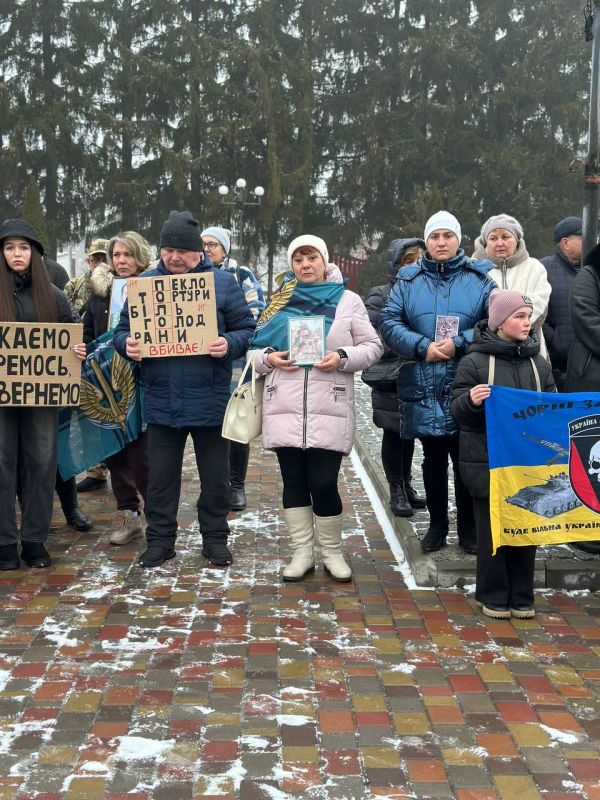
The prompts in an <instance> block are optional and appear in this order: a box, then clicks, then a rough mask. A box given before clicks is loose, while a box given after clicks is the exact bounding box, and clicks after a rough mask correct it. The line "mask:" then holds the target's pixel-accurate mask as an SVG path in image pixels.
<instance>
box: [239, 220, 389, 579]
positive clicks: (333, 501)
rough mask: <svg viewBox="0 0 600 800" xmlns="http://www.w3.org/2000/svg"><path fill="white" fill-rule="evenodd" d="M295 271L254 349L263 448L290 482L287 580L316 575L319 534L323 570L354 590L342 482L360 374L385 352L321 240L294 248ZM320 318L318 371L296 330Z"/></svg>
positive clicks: (301, 241)
mask: <svg viewBox="0 0 600 800" xmlns="http://www.w3.org/2000/svg"><path fill="white" fill-rule="evenodd" d="M288 261H289V264H290V271H289V272H288V273H287V274H286V276H285V278H284V280H283V282H282V285H281V288H280V290H279V291H278V292H277V294H276V295H274V297H273V299H272V301H271V303H270V304H269V306H268V307H267V309H266V310H265V312H264V313H263V315H262V316H261V318H260V320H259V322H258V325H257V328H256V334H255V336H254V338H253V340H252V342H251V344H250V347H251V348H253V352H252V354H251V357H252V358H253V363H254V366H255V369H256V371H257V372H258V373H259V374H262V375H266V381H265V388H264V395H263V431H262V441H263V446H264V447H265V448H267V449H269V450H275V453H276V454H277V458H278V461H279V466H280V469H281V475H282V479H283V508H284V518H285V520H286V523H287V526H288V529H289V532H290V537H291V540H292V549H293V558H292V560H291V562H290V563H289V564H288V565H287V566H286V567H285V568H284V570H283V579H284V580H288V581H297V580H301V579H302V578H303V577H304V576H305V575H306V574H307V573H309V572H312V571H314V568H315V558H314V528H313V514H314V526H315V527H316V531H317V534H318V538H319V544H320V546H321V554H322V556H323V564H324V567H325V570H326V571H327V572H329V573H330V574H331V575H332V576H333V577H334V578H336V579H337V580H341V581H348V580H350V578H351V572H350V568H349V566H348V565H347V564H346V562H345V560H344V557H343V555H342V552H341V540H342V501H341V498H340V495H339V491H338V487H337V481H338V475H339V470H340V466H341V461H342V456H343V455H347V454H348V453H349V452H350V450H351V449H352V443H353V440H354V423H355V412H354V373H355V372H357V371H359V370H362V369H366V368H367V367H369V366H371V365H372V364H374V363H375V362H377V361H378V360H379V359H380V358H381V355H382V352H383V348H382V346H381V342H380V340H379V337H378V335H377V333H376V331H375V330H374V328H373V326H372V325H371V323H370V322H369V317H368V315H367V311H366V309H365V306H364V304H363V302H362V300H361V299H360V297H359V296H358V295H357V294H355V293H354V292H351V291H349V290H347V289H346V288H345V286H344V281H343V279H342V275H341V272H340V271H339V269H338V268H337V267H336V266H335V265H334V264H330V263H329V254H328V252H327V245H326V244H325V242H324V241H323V240H322V239H319V238H318V237H317V236H308V235H306V236H299V237H298V238H296V239H294V241H293V242H292V243H291V244H290V246H289V248H288ZM314 317H322V318H323V320H324V329H325V346H324V351H325V355H324V357H323V358H322V360H320V361H319V362H318V363H316V364H313V365H311V366H298V365H296V364H295V363H294V362H293V361H290V360H289V358H288V356H289V334H288V325H289V321H290V320H292V324H293V323H294V321H297V325H299V326H302V320H303V319H304V320H306V322H307V326H308V325H310V320H311V318H314Z"/></svg>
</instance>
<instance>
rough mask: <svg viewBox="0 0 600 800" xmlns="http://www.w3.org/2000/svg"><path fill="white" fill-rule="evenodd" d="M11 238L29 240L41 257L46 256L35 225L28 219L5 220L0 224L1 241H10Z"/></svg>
mask: <svg viewBox="0 0 600 800" xmlns="http://www.w3.org/2000/svg"><path fill="white" fill-rule="evenodd" d="M9 236H20V237H21V239H27V241H28V242H30V243H31V244H32V245H33V246H34V247H35V248H36V250H37V251H38V252H39V254H40V255H41V256H43V255H44V246H43V245H42V243H41V242H40V240H39V239H38V235H37V233H36V232H35V229H34V227H33V225H32V224H31V223H30V222H27V220H26V219H5V220H4V222H3V223H2V224H0V241H2V240H3V239H8V238H9Z"/></svg>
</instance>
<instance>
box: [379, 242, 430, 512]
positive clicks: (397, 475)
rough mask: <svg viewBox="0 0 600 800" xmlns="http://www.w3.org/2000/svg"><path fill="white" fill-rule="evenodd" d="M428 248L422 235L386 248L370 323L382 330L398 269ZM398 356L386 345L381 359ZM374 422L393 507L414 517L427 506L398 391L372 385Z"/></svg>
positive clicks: (392, 243)
mask: <svg viewBox="0 0 600 800" xmlns="http://www.w3.org/2000/svg"><path fill="white" fill-rule="evenodd" d="M424 252H425V242H424V241H423V240H422V239H394V240H393V241H392V242H391V244H390V246H389V248H388V252H387V276H388V282H387V283H384V284H383V285H381V286H374V287H373V288H372V289H371V291H370V292H369V294H368V295H367V299H366V300H365V306H366V309H367V313H368V314H369V319H370V321H371V325H372V326H373V327H374V328H375V330H376V331H377V330H379V318H380V317H381V310H382V309H383V307H384V306H385V304H386V303H387V299H388V297H389V294H390V291H391V289H392V286H393V285H394V284H395V283H396V278H397V276H398V270H399V269H401V268H402V267H405V266H407V265H409V264H414V263H415V261H417V259H418V258H419V257H420V256H421V255H423V253H424ZM396 358H397V356H396V354H395V353H393V352H392V351H391V350H390V349H389V348H388V347H385V349H384V352H383V358H382V361H385V360H390V359H396ZM371 402H372V404H373V422H374V423H375V425H376V426H377V427H378V428H383V436H382V439H381V464H382V466H383V471H384V472H385V477H386V478H387V481H388V484H389V487H390V508H391V509H392V512H393V514H394V516H396V517H412V515H413V514H414V513H415V512H414V510H413V509H415V508H417V509H418V508H425V498H424V497H420V496H419V495H418V494H417V493H416V492H415V490H414V489H413V487H412V476H411V468H412V460H413V452H414V449H415V440H414V439H402V438H401V436H400V411H399V409H398V391H397V389H396V386H394V387H393V388H392V390H391V391H389V390H387V389H386V388H378V387H376V386H374V387H373V389H372V392H371Z"/></svg>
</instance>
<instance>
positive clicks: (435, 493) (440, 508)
mask: <svg viewBox="0 0 600 800" xmlns="http://www.w3.org/2000/svg"><path fill="white" fill-rule="evenodd" d="M421 444H422V445H423V483H424V484H425V496H426V498H427V510H428V511H429V521H430V523H431V524H432V525H439V526H441V527H446V528H447V527H448V457H450V458H451V459H452V467H453V469H454V496H455V498H456V526H457V528H458V533H459V536H460V534H461V532H462V531H465V530H466V529H467V528H474V527H475V517H474V514H473V502H472V500H471V495H470V494H469V491H468V489H467V487H466V486H465V484H464V483H463V480H462V478H461V477H460V472H459V469H458V436H423V437H421Z"/></svg>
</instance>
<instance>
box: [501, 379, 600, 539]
mask: <svg viewBox="0 0 600 800" xmlns="http://www.w3.org/2000/svg"><path fill="white" fill-rule="evenodd" d="M485 415H486V426H487V444H488V457H489V464H490V519H491V526H492V541H493V552H494V553H495V552H496V549H497V548H498V547H502V546H503V545H530V544H536V545H541V544H557V543H560V542H576V541H584V540H600V394H595V393H591V392H581V393H578V394H550V393H544V392H529V391H525V390H523V389H507V388H505V387H502V386H492V393H491V396H490V397H489V398H488V399H487V400H486V401H485Z"/></svg>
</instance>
